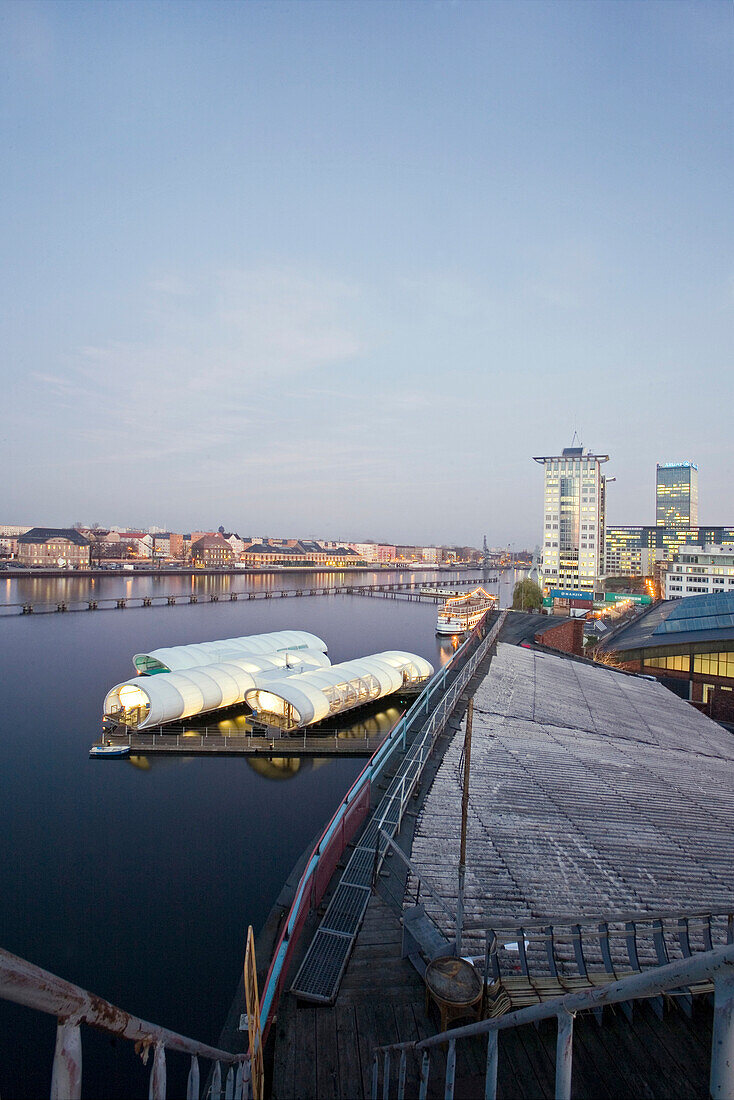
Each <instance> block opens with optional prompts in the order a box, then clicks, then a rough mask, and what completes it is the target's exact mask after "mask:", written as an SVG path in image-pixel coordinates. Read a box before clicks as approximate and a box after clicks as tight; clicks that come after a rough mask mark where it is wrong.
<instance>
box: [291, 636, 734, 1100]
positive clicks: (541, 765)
mask: <svg viewBox="0 0 734 1100" xmlns="http://www.w3.org/2000/svg"><path fill="white" fill-rule="evenodd" d="M512 618H513V616H510V620H509V621H508V624H507V627H505V630H506V629H507V628H508V627H510V626H511V625H512ZM515 633H517V632H515ZM503 636H505V635H504V632H503ZM471 690H472V691H473V693H474V724H473V741H472V756H471V768H470V778H471V783H470V799H469V822H468V850H467V873H466V896H465V913H466V925H465V928H466V931H465V935H464V941H463V953H466V954H471V955H474V956H480V957H481V956H482V955H483V951H484V947H485V939H484V931H483V929H484V926H485V924H489V922H490V920H491V918H492V917H497V918H500V919H502V918H506V921H507V925H509V924H511V923H512V922H513V921H514V922H515V923H516V924H517V925H521V924H523V923H524V922H527V924H528V925H531V924H532V921H533V920H535V921H536V922H538V921H542V920H543V919H544V918H549V919H553V918H556V917H559V916H561V915H563V914H565V915H566V917H565V921H566V923H568V921H569V917H568V915H569V914H571V919H576V918H579V919H581V920H582V921H583V919H584V918H586V919H587V923H588V922H589V921H590V920H591V918H594V921H597V920H599V919H601V920H603V919H604V914H605V913H608V914H609V915H610V917H612V919H613V914H620V913H625V912H635V913H638V914H639V913H641V912H646V913H651V912H665V911H670V910H675V911H677V912H680V911H684V910H687V911H695V912H698V913H700V912H701V911H702V909H703V908H708V909H709V910H711V911H731V904H732V902H731V899H732V894H733V893H734V890H733V887H734V853H732V846H731V843H730V838H731V826H732V821H733V820H734V768H732V756H733V752H732V749H733V748H734V741H732V738H731V735H730V734H728V733H727V732H726V731H724V730H723V729H721V727H719V726H717V725H716V724H715V723H713V722H711V721H710V720H708V719H706V718H704V717H703V716H701V715H700V714H698V713H697V712H696V711H695V710H693V708H691V707H689V706H688V705H687V704H686V703H684V702H682V701H681V700H680V699H678V698H677V697H675V696H674V695H672V694H671V693H669V692H667V691H666V690H665V689H664V688H662V687H661V686H660V685H659V684H657V683H653V682H650V681H648V680H646V679H642V678H639V677H633V676H629V675H625V674H622V673H619V672H615V671H612V670H609V669H606V668H604V667H600V666H595V665H592V664H590V663H589V662H585V661H583V660H577V659H573V658H563V657H556V656H554V655H551V654H547V653H541V652H538V651H535V650H530V649H521V648H517V647H516V646H512V645H507V644H504V643H502V642H500V644H499V645H498V647H497V653H496V655H495V656H494V657H493V658H492V660H491V664H490V665H489V671H488V672H487V673H486V674H484V675H483V678H482V679H481V682H478V683H476V682H475V683H473V684H472V687H471ZM462 746H463V728H462V725H461V723H460V722H459V721H455V722H454V723H453V729H452V730H449V731H447V734H446V736H445V738H444V739H442V742H440V743H439V745H438V746H437V752H436V758H435V761H434V763H433V768H432V774H431V776H427V777H426V782H425V784H424V790H423V791H422V793H421V797H420V799H419V800H418V801H417V803H416V805H415V812H414V813H413V815H412V816H411V817H410V818H409V819H406V821H405V823H404V825H403V829H402V831H401V833H400V835H399V838H398V840H399V843H400V845H401V847H402V848H403V849H404V850H405V851H406V852H408V853H409V854H410V856H411V859H412V861H413V862H414V864H416V865H417V866H418V868H419V871H420V874H421V876H422V877H423V879H424V887H425V886H432V887H436V888H437V892H438V893H439V895H440V896H441V897H442V898H443V900H444V902H445V903H446V905H448V907H449V909H451V910H452V911H455V910H456V901H457V881H458V876H457V867H458V856H459V832H460V805H461V776H462V766H463V761H462V759H461V755H462ZM431 780H432V782H431ZM413 833H414V834H415V835H412V834H413ZM406 873H407V872H406V868H405V866H404V864H403V863H402V861H400V860H399V859H398V858H397V857H392V858H391V859H389V860H387V861H386V862H385V864H384V866H383V870H382V873H381V876H380V879H379V882H378V888H377V894H373V895H372V897H371V900H370V903H369V905H368V908H367V911H366V914H365V918H364V922H363V924H362V928H361V931H360V934H359V936H358V938H357V941H356V945H355V948H354V951H353V953H352V956H351V958H350V961H349V964H348V966H347V969H346V972H345V975H344V978H343V981H342V983H341V987H340V989H339V993H338V996H337V999H336V1002H335V1004H334V1005H332V1006H328V1005H324V1006H314V1005H313V1004H304V1003H301V1004H299V1003H298V1002H297V1000H296V998H295V997H294V996H293V995H292V994H286V995H285V996H284V997H283V998H282V1000H281V1003H280V1009H279V1015H278V1021H277V1024H276V1026H275V1028H274V1030H275V1032H276V1045H275V1064H274V1075H273V1088H272V1094H273V1096H274V1097H275V1098H276V1100H290V1098H291V1097H299V1098H307V1097H341V1098H345V1100H346V1098H351V1097H354V1098H359V1097H365V1098H366V1097H368V1096H370V1095H371V1087H372V1085H371V1073H372V1052H373V1051H374V1048H375V1047H377V1046H380V1045H385V1044H389V1043H394V1042H405V1041H413V1040H415V1039H416V1038H423V1037H425V1036H427V1035H431V1034H434V1035H435V1034H436V1033H437V1031H438V1030H439V1028H438V1017H437V1016H435V1015H433V1014H431V1013H427V1011H426V1003H425V992H424V984H423V981H422V979H421V978H420V977H419V975H418V973H417V972H416V971H415V970H414V968H413V966H412V965H411V963H410V962H409V961H408V960H407V959H403V958H401V954H402V952H401V941H402V925H401V919H402V912H403V906H404V905H406V904H410V902H408V901H407V900H406V897H405V890H406ZM407 887H408V895H409V896H410V895H413V894H415V891H416V888H417V880H416V878H415V876H414V875H412V874H408V878H407ZM421 900H422V902H424V904H425V906H426V910H427V911H428V912H429V913H430V914H431V916H432V917H433V919H434V921H435V923H436V924H437V925H438V926H439V927H440V928H441V929H442V931H443V933H444V935H445V936H446V937H447V939H451V938H452V937H453V934H454V927H453V925H452V922H451V919H450V918H449V917H447V916H446V914H445V912H444V911H443V910H442V908H441V907H440V906H439V905H438V904H437V903H433V902H432V900H431V898H430V895H429V893H428V891H427V890H426V889H424V892H423V893H422V894H421ZM618 919H619V918H618ZM593 927H596V925H595V924H594V925H593ZM709 927H710V926H709ZM716 933H717V935H721V934H723V933H722V926H719V925H717V926H716ZM627 942H628V941H627ZM691 943H692V947H693V949H694V950H696V949H699V950H700V944H693V941H691ZM668 946H669V948H670V953H671V957H673V956H674V955H675V953H676V948H675V945H674V944H668ZM648 948H649V950H648ZM639 950H640V963H641V965H642V966H643V967H644V966H645V965H647V964H654V963H655V962H659V959H655V958H654V957H653V948H652V944H650V945H647V944H645V943H643V942H642V941H641V942H640V943H639ZM528 955H529V959H530V961H531V966H532V965H533V964H534V963H535V962H536V961H537V955H533V954H532V952H530V951H529V952H528ZM616 962H617V959H616V958H615V965H616ZM559 963H560V965H561V970H560V973H563V972H564V971H563V969H562V967H563V960H562V959H561V958H559ZM295 969H296V964H294V967H293V973H295ZM687 1013H690V1015H687ZM711 1015H712V1011H711V1003H710V998H709V997H707V996H696V997H693V998H692V999H691V998H688V999H680V998H678V999H676V1000H671V999H669V998H667V997H666V998H665V1001H664V1003H663V1001H662V999H660V998H656V999H655V1000H653V1001H650V1002H636V1003H635V1005H634V1009H633V1011H631V1012H630V1009H629V1006H627V1005H625V1006H617V1007H605V1008H604V1010H603V1017H602V1018H603V1024H602V1026H600V1025H599V1021H598V1020H597V1019H596V1018H595V1017H594V1016H593V1015H592V1014H590V1013H589V1014H582V1015H580V1016H579V1018H578V1019H577V1021H576V1026H575V1027H574V1033H573V1052H574V1061H573V1089H572V1096H573V1097H574V1098H575V1097H579V1098H580V1097H589V1098H592V1097H593V1098H596V1097H603V1098H607V1097H608V1098H612V1097H615V1098H616V1097H620V1098H621V1097H625V1098H626V1097H629V1096H635V1097H658V1098H660V1097H665V1098H667V1097H697V1096H701V1097H703V1096H706V1095H707V1093H708V1072H709V1058H710V1048H711ZM555 1045H556V1026H555V1023H554V1022H553V1021H543V1022H541V1023H540V1024H539V1025H538V1026H537V1027H534V1026H524V1027H521V1028H518V1029H516V1030H513V1031H503V1033H502V1039H501V1042H500V1044H499V1051H500V1055H499V1075H498V1091H499V1096H500V1097H502V1098H508V1100H509V1098H514V1097H544V1096H553V1095H554V1065H555ZM440 1057H441V1055H440V1054H439V1058H440ZM485 1058H486V1040H485V1039H474V1040H471V1041H468V1042H466V1043H461V1044H459V1045H457V1081H456V1092H455V1095H456V1096H457V1097H463V1096H466V1097H473V1096H477V1095H483V1089H484V1080H483V1074H484V1065H485ZM412 1059H413V1055H412V1054H411V1056H410V1057H409V1059H408V1066H407V1069H408V1076H407V1085H406V1091H405V1095H406V1096H408V1097H411V1096H417V1095H418V1066H417V1064H415V1063H414V1062H413V1060H412ZM435 1068H436V1070H437V1072H435V1074H434V1071H433V1070H432V1074H433V1076H432V1080H431V1082H430V1083H429V1090H428V1095H429V1096H434V1095H443V1073H442V1072H441V1071H440V1066H439V1067H435ZM392 1074H393V1076H394V1080H393V1082H392V1089H391V1092H390V1094H391V1095H394V1094H395V1092H394V1090H395V1088H396V1087H397V1067H396V1066H393V1068H392ZM381 1088H382V1086H381ZM385 1095H387V1093H385Z"/></svg>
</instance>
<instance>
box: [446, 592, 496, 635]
mask: <svg viewBox="0 0 734 1100" xmlns="http://www.w3.org/2000/svg"><path fill="white" fill-rule="evenodd" d="M498 602H499V600H498V597H497V596H493V595H491V594H490V593H489V592H485V590H484V589H483V588H475V589H473V591H471V592H459V593H457V594H456V595H455V596H449V598H448V599H447V600H446V602H445V603H444V605H443V607H441V608H440V609H439V612H438V618H437V620H436V633H437V634H465V633H466V631H467V630H473V629H474V627H475V626H476V625H477V623H478V622H479V620H480V619H481V618H482V617H483V616H484V615H486V613H487V612H488V611H490V610H491V609H492V608H493V607H496V606H497V604H498Z"/></svg>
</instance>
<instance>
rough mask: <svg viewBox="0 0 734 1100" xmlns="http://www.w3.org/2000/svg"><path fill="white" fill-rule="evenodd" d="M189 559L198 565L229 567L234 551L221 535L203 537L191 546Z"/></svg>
mask: <svg viewBox="0 0 734 1100" xmlns="http://www.w3.org/2000/svg"><path fill="white" fill-rule="evenodd" d="M191 557H192V559H193V561H194V562H195V563H196V564H198V565H204V566H207V565H231V564H232V562H233V561H234V551H233V550H232V547H231V546H230V545H229V543H228V542H227V540H226V539H223V538H222V536H221V535H219V534H217V535H204V536H203V538H200V539H197V541H196V542H193V543H192V544H191Z"/></svg>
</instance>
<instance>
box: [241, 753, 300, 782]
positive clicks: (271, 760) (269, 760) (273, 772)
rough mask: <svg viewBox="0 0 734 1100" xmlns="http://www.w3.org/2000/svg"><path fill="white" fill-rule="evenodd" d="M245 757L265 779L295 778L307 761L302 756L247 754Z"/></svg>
mask: <svg viewBox="0 0 734 1100" xmlns="http://www.w3.org/2000/svg"><path fill="white" fill-rule="evenodd" d="M245 759H246V760H247V763H248V764H249V766H250V767H251V768H252V770H253V771H254V772H257V774H258V775H260V776H262V778H263V779H293V778H294V776H296V775H297V774H298V773H299V772H300V770H301V768H302V767H303V764H304V763H305V760H304V759H303V758H302V757H300V756H247V757H246V758H245Z"/></svg>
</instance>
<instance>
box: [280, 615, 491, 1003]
mask: <svg viewBox="0 0 734 1100" xmlns="http://www.w3.org/2000/svg"><path fill="white" fill-rule="evenodd" d="M503 622H504V615H502V616H500V617H499V619H498V621H497V622H496V623H495V624H494V625H493V626H492V628H491V630H490V631H489V633H488V634H487V633H485V631H484V630H482V631H481V633H480V635H478V636H476V637H475V638H474V642H475V645H474V647H473V651H471V650H470V651H469V652H468V653H466V654H464V657H465V660H464V662H463V663H462V664H461V665H460V668H459V669H458V670H454V671H455V672H456V677H455V679H454V680H453V682H452V683H451V685H450V686H449V687H448V688H447V689H446V690H445V692H444V694H443V695H442V697H441V701H440V702H439V703H437V705H436V706H434V708H433V710H432V711H431V714H430V718H428V720H427V721H426V717H425V713H421V712H420V711H419V712H418V713H417V714H416V716H415V720H416V724H417V727H418V733H417V735H416V736H414V738H413V739H412V742H411V744H410V747H409V748H408V749H407V752H406V755H405V756H404V757H403V759H402V760H401V761H400V764H399V766H398V769H397V771H396V774H395V775H394V777H393V778H392V780H391V781H390V783H389V785H388V787H387V790H386V792H385V794H384V795H383V797H382V799H381V800H380V803H379V805H378V806H377V807H376V809H375V810H374V811H373V813H372V819H371V821H370V823H369V824H368V826H367V828H366V829H365V830H364V832H363V833H362V835H361V836H360V838H359V840H358V841H357V843H356V845H355V847H354V850H353V852H352V854H351V856H350V858H349V860H348V862H347V865H346V867H345V868H344V870H343V872H342V874H341V877H340V880H339V883H338V885H337V887H336V889H335V891H334V894H333V897H332V898H331V901H330V903H329V906H328V908H327V910H326V912H325V914H324V916H323V918H322V920H321V922H320V925H319V927H318V929H317V930H316V933H315V935H314V937H313V939H312V941H311V943H310V945H309V948H308V951H307V952H306V955H305V957H304V959H303V962H302V963H301V966H300V969H299V971H298V974H297V975H296V978H295V980H294V983H293V987H292V991H293V992H294V993H295V994H296V996H298V997H299V998H302V999H305V1000H310V1001H313V1002H316V1003H320V1004H324V1003H327V1004H328V1003H333V1001H334V999H335V998H336V996H337V994H338V991H339V985H340V983H341V979H342V977H343V975H344V972H345V969H346V967H347V964H348V962H349V957H350V955H351V952H352V948H353V946H354V943H355V942H356V938H357V935H358V933H359V929H360V927H361V924H362V919H363V917H364V914H365V912H366V909H367V905H368V904H369V900H370V895H371V889H370V882H371V880H372V879H373V878H374V876H375V875H376V874H377V873H378V871H379V868H380V865H381V857H382V856H383V855H384V851H385V848H384V844H383V845H382V848H381V847H380V836H381V833H387V834H388V835H389V836H391V837H392V836H394V835H395V834H396V833H397V832H398V830H399V829H400V825H401V822H402V819H403V815H404V813H405V810H406V808H407V806H408V803H409V801H410V799H411V798H412V796H413V792H414V791H415V788H416V786H417V784H418V781H419V780H420V778H421V775H422V773H423V768H424V766H425V763H426V761H427V759H428V757H429V756H430V755H431V753H432V752H433V749H434V747H435V744H436V740H437V739H438V737H439V735H440V734H441V732H442V730H443V729H444V727H445V725H446V723H447V721H448V718H449V717H450V715H451V713H452V711H453V710H454V708H455V706H456V704H457V702H458V700H459V697H460V696H461V694H462V693H463V691H464V690H465V688H466V685H467V684H468V682H469V680H470V679H471V677H472V676H473V675H474V672H475V671H476V668H477V666H478V664H479V662H480V661H482V660H483V659H484V657H485V655H486V653H487V651H488V649H489V647H490V646H491V645H492V644H493V643H494V641H495V640H496V638H497V636H498V634H499V631H500V629H501V626H502V623H503ZM444 683H445V682H444ZM409 713H411V712H409ZM405 732H406V731H404V732H403V743H404V744H405ZM406 747H407V746H406ZM370 868H372V870H371V871H370ZM329 877H331V876H329Z"/></svg>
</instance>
